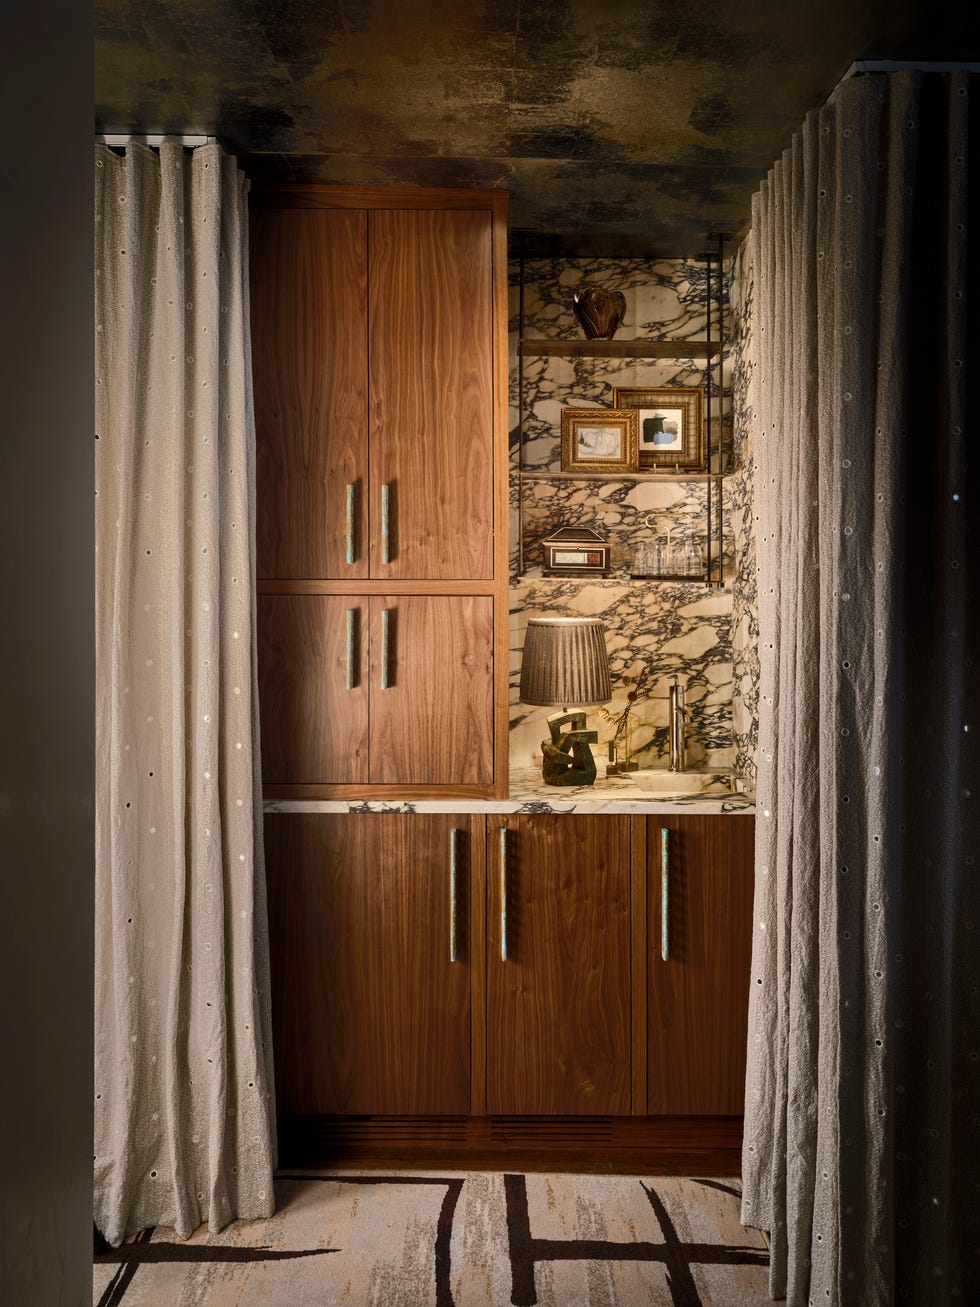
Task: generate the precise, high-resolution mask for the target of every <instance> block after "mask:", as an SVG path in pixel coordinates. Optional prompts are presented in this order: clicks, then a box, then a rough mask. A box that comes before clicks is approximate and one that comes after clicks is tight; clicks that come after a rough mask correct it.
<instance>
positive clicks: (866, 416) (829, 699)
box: [743, 71, 980, 1307]
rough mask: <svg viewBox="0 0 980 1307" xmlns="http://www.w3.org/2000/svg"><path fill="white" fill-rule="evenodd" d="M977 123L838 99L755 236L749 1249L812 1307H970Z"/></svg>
mask: <svg viewBox="0 0 980 1307" xmlns="http://www.w3.org/2000/svg"><path fill="white" fill-rule="evenodd" d="M978 112H980V93H978V92H977V90H976V79H975V78H971V76H970V75H969V74H968V73H967V72H965V71H964V72H955V73H950V74H943V75H939V74H935V73H922V72H916V71H902V72H897V73H892V74H888V75H887V76H884V75H882V76H878V75H874V76H865V77H859V78H855V79H853V80H851V81H848V82H845V83H844V84H843V85H842V86H841V87H840V88H839V89H838V91H837V92H836V94H835V96H834V97H833V100H832V102H831V103H830V104H829V105H828V106H826V107H825V108H823V109H822V110H820V111H818V112H815V113H813V114H811V115H810V116H809V118H808V119H807V121H806V124H805V127H804V130H803V131H802V133H801V134H800V135H798V136H797V137H796V138H795V139H794V141H793V143H792V146H791V147H790V148H789V149H788V150H787V151H786V152H785V154H784V155H783V156H782V158H781V160H780V161H779V162H778V163H777V165H776V166H775V168H774V169H773V170H772V172H771V173H770V175H769V177H768V179H767V180H766V181H765V182H764V183H763V186H762V189H761V191H760V192H759V194H758V195H757V196H756V198H755V204H754V211H753V241H754V264H755V273H756V285H755V290H756V303H757V317H756V322H755V333H756V349H757V358H756V362H757V375H758V392H757V397H758V404H757V409H758V414H757V416H758V426H757V429H756V432H755V448H756V460H757V462H756V484H757V493H758V512H759V527H758V530H759V538H758V542H757V543H758V552H759V589H760V633H761V687H760V691H761V692H760V699H761V705H760V706H761V711H760V747H759V787H758V799H757V860H756V905H755V919H754V946H753V960H752V972H751V990H752V996H751V1008H750V1019H749V1036H748V1041H749V1042H748V1050H749V1055H748V1070H747V1078H746V1123H745V1143H744V1153H743V1174H744V1200H743V1219H744V1221H745V1223H746V1224H748V1225H752V1226H757V1227H760V1228H762V1229H764V1230H767V1231H768V1232H769V1233H770V1236H771V1242H772V1271H771V1290H772V1294H773V1296H774V1297H784V1296H785V1297H786V1299H787V1300H788V1302H789V1303H791V1304H799V1305H801V1307H807V1305H808V1304H814V1303H822V1302H827V1303H832V1304H834V1307H842V1305H848V1304H855V1305H856V1304H861V1307H891V1305H892V1304H901V1303H903V1302H908V1303H909V1304H910V1305H911V1304H915V1305H916V1307H918V1304H924V1303H933V1302H936V1303H938V1302H956V1301H962V1302H970V1301H972V1302H976V1301H980V1271H978V1265H977V1257H976V1248H975V1246H976V1213H977V1210H978V1202H980V1198H978V1189H977V1185H978V1180H980V1169H978V1158H980V1106H978V1105H980V1076H978V1049H980V999H978V984H980V967H978V956H980V951H978V936H980V896H978V867H980V824H978V818H977V807H978V803H980V767H978V757H977V747H976V746H977V736H978V733H980V713H978V711H977V710H978V685H980V675H978V668H980V662H978V654H980V648H978V646H980V620H978V616H977V604H978V602H980V560H978V531H977V527H976V522H977V520H978V519H977V512H978V510H977V477H978V472H980V459H978V453H977V434H978V433H977V420H978V416H980V405H978V402H977V399H976V397H975V396H976V380H975V374H976V371H977V369H978V367H980V350H978V343H980V254H978V253H977V252H976V248H975V249H974V250H973V251H970V249H969V237H970V230H971V224H972V230H973V238H974V239H973V244H974V246H975V247H977V246H978V241H980V229H978V228H980V184H978V176H980V166H978V163H980V159H978V157H977V156H980V135H978V127H977V122H976V119H977V116H978ZM971 143H972V145H973V146H974V157H973V159H972V161H971V156H970V146H971Z"/></svg>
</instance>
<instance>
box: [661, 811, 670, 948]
mask: <svg viewBox="0 0 980 1307" xmlns="http://www.w3.org/2000/svg"><path fill="white" fill-rule="evenodd" d="M660 956H661V957H662V958H663V960H664V961H665V962H666V961H668V959H669V958H670V831H668V829H667V827H666V826H663V827H661V830H660Z"/></svg>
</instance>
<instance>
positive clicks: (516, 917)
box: [487, 814, 630, 1115]
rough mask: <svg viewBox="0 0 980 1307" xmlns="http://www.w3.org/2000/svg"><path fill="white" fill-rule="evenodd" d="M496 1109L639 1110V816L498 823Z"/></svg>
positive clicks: (491, 975) (493, 1025)
mask: <svg viewBox="0 0 980 1307" xmlns="http://www.w3.org/2000/svg"><path fill="white" fill-rule="evenodd" d="M488 827H489V830H488V867H489V869H490V875H489V877H488V884H489V887H490V904H491V906H490V909H489V912H488V920H489V922H490V931H489V948H488V955H487V1108H488V1110H489V1111H490V1112H502V1113H527V1114H533V1115H545V1114H556V1115H578V1114H592V1113H609V1114H611V1115H620V1114H628V1113H629V1111H630V819H629V817H606V816H578V815H568V816H554V815H544V814H542V815H537V816H527V817H506V818H496V817H493V818H491V819H490V821H489V823H488Z"/></svg>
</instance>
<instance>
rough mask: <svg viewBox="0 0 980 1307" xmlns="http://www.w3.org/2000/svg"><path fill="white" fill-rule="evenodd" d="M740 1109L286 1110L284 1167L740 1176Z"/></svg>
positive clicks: (281, 1123)
mask: <svg viewBox="0 0 980 1307" xmlns="http://www.w3.org/2000/svg"><path fill="white" fill-rule="evenodd" d="M741 1149H742V1118H741V1117H740V1116H587V1117H575V1116H534V1117H528V1116H516V1117H515V1116H281V1117H280V1118H279V1165H280V1166H281V1167H284V1168H289V1169H290V1170H296V1169H297V1168H301V1169H302V1168H314V1167H324V1166H333V1165H336V1164H338V1163H340V1164H343V1165H344V1166H352V1165H353V1166H364V1167H376V1166H403V1167H410V1168H412V1169H418V1168H419V1167H428V1166H436V1165H438V1166H441V1167H443V1168H452V1169H455V1170H490V1171H500V1170H520V1171H580V1172H586V1173H603V1172H607V1173H609V1174H619V1175H716V1176H733V1175H738V1174H739V1172H740V1170H741Z"/></svg>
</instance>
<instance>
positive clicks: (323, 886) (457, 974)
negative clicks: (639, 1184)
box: [266, 813, 753, 1173]
mask: <svg viewBox="0 0 980 1307" xmlns="http://www.w3.org/2000/svg"><path fill="white" fill-rule="evenodd" d="M664 829H666V830H667V832H668V852H669V865H668V896H667V903H668V920H667V947H666V952H667V957H666V958H664V957H663V956H662V952H663V948H664V934H663V929H662V927H663V916H662V904H663V894H662V875H661V848H662V841H661V831H662V830H664ZM454 830H455V831H456V832H457V834H456V835H455V837H454V836H453V835H452V832H453V831H454ZM752 835H753V821H752V818H751V817H738V816H729V815H725V816H670V817H659V816H658V817H644V816H632V817H631V816H625V815H623V816H620V815H601V816H586V815H582V814H577V813H576V814H567V815H566V814H561V815H556V814H540V813H535V814H514V815H506V816H496V815H489V816H484V815H475V814H474V815H467V816H464V815H462V814H457V815H428V814H421V813H415V814H412V813H409V814H377V813H368V814H363V813H350V814H347V813H344V814H293V813H289V814H268V815H267V817H266V863H267V868H268V881H269V909H270V922H271V954H272V988H273V1019H274V1026H275V1040H274V1044H275V1050H276V1075H277V1089H278V1098H279V1111H280V1114H281V1117H282V1120H283V1123H284V1126H283V1128H284V1130H285V1131H286V1137H288V1140H289V1149H288V1151H289V1152H290V1157H291V1160H293V1161H296V1160H306V1161H310V1160H311V1159H312V1157H313V1156H314V1154H316V1155H317V1156H319V1157H320V1158H324V1157H327V1156H328V1155H334V1156H344V1157H347V1158H353V1157H357V1156H363V1157H374V1158H375V1159H380V1158H382V1157H384V1158H386V1159H387V1160H388V1161H392V1160H395V1159H396V1158H401V1160H404V1159H405V1158H406V1157H409V1156H415V1157H416V1158H420V1159H421V1158H424V1157H430V1159H431V1158H432V1156H433V1153H432V1150H433V1149H434V1148H438V1149H439V1150H440V1152H439V1156H440V1157H441V1158H442V1160H443V1162H445V1163H446V1164H449V1162H450V1161H456V1162H458V1163H463V1164H468V1163H469V1162H473V1164H479V1165H494V1159H500V1158H503V1157H509V1158H512V1157H513V1150H515V1149H516V1150H518V1151H519V1149H520V1148H525V1149H526V1148H531V1150H532V1153H534V1151H535V1150H538V1151H539V1152H540V1155H541V1157H542V1158H545V1157H546V1158H548V1159H549V1161H548V1162H547V1163H546V1164H548V1165H558V1166H562V1165H593V1164H595V1163H596V1162H602V1161H603V1160H604V1159H606V1160H608V1158H610V1157H612V1156H613V1155H615V1156H616V1158H617V1159H618V1160H617V1165H618V1166H620V1167H624V1166H625V1167H626V1169H629V1167H630V1166H631V1165H637V1164H639V1160H638V1159H640V1158H645V1159H647V1164H648V1165H661V1164H663V1165H665V1166H668V1167H676V1166H678V1165H680V1166H686V1165H688V1163H687V1162H684V1161H682V1160H678V1159H682V1158H690V1159H691V1162H690V1165H692V1166H693V1167H694V1172H695V1173H697V1170H698V1168H699V1167H700V1168H701V1169H704V1167H705V1166H710V1167H717V1166H722V1167H723V1168H724V1167H730V1166H737V1156H738V1154H737V1149H738V1144H739V1130H740V1124H739V1122H740V1117H741V1113H742V1106H743V1079H744V1068H745V1051H744V1050H745V1037H746V1020H747V1007H748V966H749V955H750V949H751V911H752V853H753V838H752ZM453 841H455V848H456V875H455V904H456V932H455V940H456V949H457V952H456V959H457V960H456V961H455V962H453V961H451V960H450V957H451V954H450V931H451V921H452V903H453V896H452V895H451V892H450V876H451V865H452V854H451V847H452V842H453ZM504 953H506V957H504V956H503V954H504ZM351 1115H353V1116H355V1117H357V1118H358V1119H357V1121H356V1122H355V1124H351V1123H350V1122H349V1121H347V1122H346V1123H345V1122H344V1121H341V1120H340V1118H341V1117H349V1116H351ZM375 1117H377V1118H378V1119H377V1120H375ZM393 1117H396V1118H397V1120H393V1119H392V1118H393ZM416 1118H417V1119H416ZM481 1123H482V1124H481ZM317 1141H319V1143H318V1142H317ZM331 1141H333V1142H332V1143H331ZM338 1141H340V1143H339V1144H338ZM334 1144H338V1147H341V1152H340V1153H338V1154H331V1148H332V1147H333V1145H334ZM304 1149H306V1150H309V1151H308V1152H306V1153H305V1154H304ZM358 1149H362V1150H363V1151H362V1152H361V1153H359V1152H358ZM508 1149H510V1150H511V1152H508ZM631 1149H632V1152H631ZM413 1150H414V1151H413ZM426 1150H429V1151H428V1152H427V1151H426ZM476 1158H479V1162H478V1163H477V1161H476V1160H475V1159H476ZM510 1164H512V1163H511V1162H508V1163H507V1165H510ZM520 1164H521V1165H526V1164H527V1165H529V1164H530V1162H529V1161H527V1162H526V1161H524V1160H521V1161H520Z"/></svg>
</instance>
